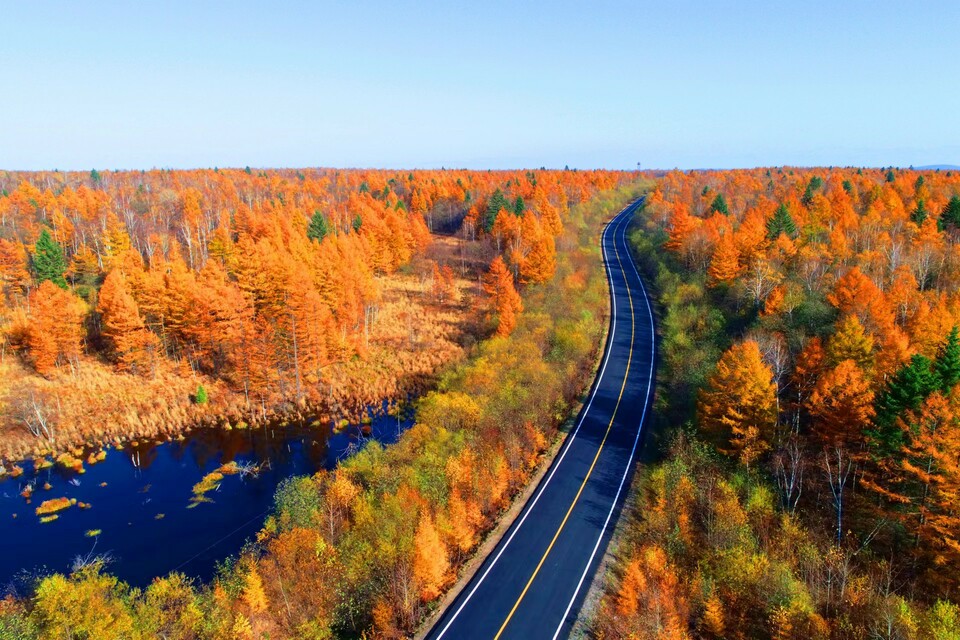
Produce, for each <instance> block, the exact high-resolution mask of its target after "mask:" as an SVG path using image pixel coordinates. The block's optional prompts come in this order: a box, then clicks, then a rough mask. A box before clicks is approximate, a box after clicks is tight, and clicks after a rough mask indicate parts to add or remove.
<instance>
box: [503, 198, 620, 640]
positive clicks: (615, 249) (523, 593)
mask: <svg viewBox="0 0 960 640" xmlns="http://www.w3.org/2000/svg"><path fill="white" fill-rule="evenodd" d="M630 206H631V207H632V206H633V205H630ZM621 215H622V214H621ZM617 224H619V223H617ZM613 252H614V254H615V255H616V257H617V266H618V267H619V268H620V273H621V274H622V275H623V281H624V284H625V286H626V289H627V300H628V301H629V303H630V352H629V353H628V354H627V368H626V370H625V371H624V373H623V382H622V383H621V385H620V394H619V395H618V396H617V404H616V406H614V409H613V414H612V415H611V416H610V422H609V424H607V430H606V432H605V433H604V434H603V440H601V441H600V447H599V448H598V449H597V453H596V455H594V456H593V462H591V463H590V468H589V469H588V470H587V475H586V476H585V477H584V478H583V482H582V483H580V488H579V489H577V495H575V496H574V497H573V502H571V503H570V508H569V509H567V513H566V515H564V516H563V520H562V521H561V522H560V526H559V527H557V531H556V533H554V534H553V539H552V540H550V544H549V545H548V546H547V550H546V551H544V552H543V557H541V558H540V562H538V563H537V568H536V569H534V570H533V575H531V576H530V579H529V580H527V584H526V585H525V586H524V587H523V591H521V592H520V597H518V598H517V601H516V602H515V603H514V605H513V608H512V609H510V613H509V614H507V618H506V620H504V621H503V624H502V625H500V630H499V631H497V635H495V636H494V640H499V639H500V636H501V635H503V632H504V630H505V629H506V628H507V625H508V624H510V619H511V618H513V614H514V613H516V611H517V608H518V607H519V606H520V603H521V602H523V598H524V597H525V596H526V595H527V591H529V590H530V585H532V584H533V581H534V580H535V579H536V577H537V574H538V573H540V569H541V567H543V563H544V562H546V560H547V556H549V555H550V551H552V550H553V545H554V544H556V542H557V538H559V537H560V533H561V532H562V531H563V527H564V526H566V524H567V520H569V519H570V514H571V513H573V508H574V507H575V506H577V501H578V500H580V494H582V493H583V488H584V487H586V486H587V482H588V481H589V480H590V475H591V474H592V473H593V468H594V467H595V466H596V465H597V460H599V459H600V453H601V452H603V446H604V445H605V444H606V443H607V437H608V436H609V435H610V430H611V429H612V428H613V422H614V420H615V419H616V417H617V411H618V410H619V409H620V401H621V400H622V399H623V392H624V389H626V388H627V378H628V377H629V376H630V364H631V363H632V362H633V343H634V339H635V338H636V326H637V323H636V318H635V317H634V313H633V295H632V294H631V293H630V286H629V284H628V283H627V271H626V269H624V268H623V261H622V260H621V259H620V247H619V246H618V244H617V229H616V227H614V229H613ZM611 273H612V272H611ZM610 290H611V295H613V296H615V295H616V293H615V292H614V291H613V278H611V279H610ZM614 304H616V303H614ZM614 338H615V336H610V339H611V340H613V339H614ZM611 348H612V347H611Z"/></svg>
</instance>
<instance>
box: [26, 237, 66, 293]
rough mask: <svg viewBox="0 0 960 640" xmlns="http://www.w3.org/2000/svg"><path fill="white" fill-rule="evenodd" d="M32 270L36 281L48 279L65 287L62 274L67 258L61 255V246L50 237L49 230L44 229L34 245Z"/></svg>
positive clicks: (62, 287)
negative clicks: (35, 275)
mask: <svg viewBox="0 0 960 640" xmlns="http://www.w3.org/2000/svg"><path fill="white" fill-rule="evenodd" d="M33 270H34V272H36V274H37V282H38V283H40V282H43V281H44V280H49V281H51V282H52V283H53V284H55V285H57V286H58V287H60V288H61V289H66V288H67V281H66V280H64V278H63V274H64V272H65V271H66V270H67V260H66V258H64V257H63V248H62V247H61V246H60V245H59V244H57V242H56V241H55V240H54V239H53V238H52V237H50V232H49V231H47V230H46V229H44V230H43V231H41V232H40V237H39V238H37V244H36V245H34V253H33Z"/></svg>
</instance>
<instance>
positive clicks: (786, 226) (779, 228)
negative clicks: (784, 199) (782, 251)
mask: <svg viewBox="0 0 960 640" xmlns="http://www.w3.org/2000/svg"><path fill="white" fill-rule="evenodd" d="M781 233H785V234H787V236H788V237H791V238H792V237H793V236H794V235H795V234H796V233H797V225H796V224H795V223H794V222H793V216H791V215H790V210H789V209H787V205H785V204H783V203H781V204H780V206H779V207H777V210H776V211H774V212H773V217H772V218H770V220H768V221H767V237H768V238H770V239H771V240H776V239H777V238H779V237H780V234H781Z"/></svg>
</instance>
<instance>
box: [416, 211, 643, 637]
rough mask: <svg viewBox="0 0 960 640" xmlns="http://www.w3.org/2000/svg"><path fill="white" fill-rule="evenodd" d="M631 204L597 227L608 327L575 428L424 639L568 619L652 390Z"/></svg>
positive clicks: (544, 631)
mask: <svg viewBox="0 0 960 640" xmlns="http://www.w3.org/2000/svg"><path fill="white" fill-rule="evenodd" d="M638 206H640V201H638V202H635V203H632V204H630V205H629V206H627V207H626V208H625V209H624V210H623V211H621V212H620V213H619V214H617V216H616V217H614V218H613V220H611V221H610V222H609V223H608V224H607V226H606V227H605V228H604V231H603V236H602V240H601V243H602V248H603V256H604V262H605V265H606V269H607V278H608V280H609V282H610V294H611V319H610V332H609V335H608V337H607V346H606V352H605V355H604V359H603V363H602V364H601V367H600V373H599V375H598V376H597V379H596V381H594V385H593V389H592V391H591V395H590V397H589V399H588V400H587V403H586V404H585V405H584V408H583V410H582V411H581V412H580V415H579V416H578V418H577V422H576V428H575V429H574V431H573V433H571V434H570V436H569V437H568V438H567V441H566V443H564V447H563V449H562V451H561V452H560V455H559V456H557V458H556V460H554V462H553V465H552V466H551V468H550V470H549V473H547V475H546V476H545V477H544V479H543V480H542V481H541V482H540V485H539V486H538V487H537V489H536V491H535V492H534V494H533V497H532V498H531V499H530V500H529V502H528V503H527V504H526V506H525V507H524V508H523V511H522V512H521V514H520V517H519V518H517V520H516V521H515V522H514V523H513V526H511V527H510V529H509V530H508V531H507V533H506V535H504V537H503V539H502V540H501V541H500V543H499V544H498V545H497V546H496V548H495V549H494V550H493V551H492V552H491V553H490V555H489V556H488V557H487V558H486V560H485V561H484V562H483V564H482V565H481V566H480V568H479V569H478V570H477V572H476V574H475V575H474V577H473V579H472V580H471V581H470V583H469V584H467V586H466V587H465V588H464V589H463V591H462V592H461V593H460V595H459V596H458V597H457V598H456V599H455V600H454V602H453V603H452V604H451V605H450V606H449V607H448V608H447V610H446V612H444V614H443V616H442V617H441V618H440V619H439V620H438V621H437V623H436V624H435V625H434V627H433V629H431V630H430V632H429V633H428V635H427V638H430V639H432V640H440V639H441V638H446V639H448V640H461V639H464V638H485V639H489V638H522V639H524V640H527V639H534V638H565V637H566V636H567V635H568V634H569V632H570V628H571V626H572V625H573V622H574V621H575V620H576V617H577V613H578V612H579V610H580V607H581V606H582V604H583V598H584V596H585V595H586V591H587V589H588V588H589V586H590V581H591V580H592V578H593V575H594V573H596V570H597V565H598V564H599V562H600V559H601V557H602V556H603V552H604V550H605V549H606V547H607V544H608V543H609V541H610V535H611V533H612V530H613V525H614V524H615V523H616V516H617V515H618V514H619V512H620V509H621V508H622V505H623V499H624V497H625V495H626V489H627V487H629V484H630V478H631V476H632V475H633V468H634V455H635V454H636V452H637V447H638V444H639V440H640V432H641V428H642V426H643V423H644V420H645V419H646V417H647V414H648V413H649V407H650V403H651V402H652V396H653V387H654V381H653V377H654V360H655V351H656V345H655V339H654V325H653V312H652V310H651V307H650V300H649V298H648V297H647V292H646V289H645V288H644V286H643V282H642V281H641V279H640V274H639V273H638V272H637V268H636V266H635V265H634V263H633V258H632V257H631V254H630V251H629V250H628V248H627V242H626V237H625V235H626V228H627V226H628V224H629V223H630V220H632V218H633V214H634V212H635V211H636V209H637V207H638Z"/></svg>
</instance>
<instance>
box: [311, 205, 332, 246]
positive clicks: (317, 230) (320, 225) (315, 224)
mask: <svg viewBox="0 0 960 640" xmlns="http://www.w3.org/2000/svg"><path fill="white" fill-rule="evenodd" d="M328 233H330V225H329V224H328V223H327V219H326V217H325V216H324V215H323V214H322V213H320V212H319V211H314V212H313V216H312V217H311V218H310V224H308V225H307V237H308V238H310V239H312V240H316V241H317V242H320V241H321V240H323V239H324V238H326V237H327V234H328Z"/></svg>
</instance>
